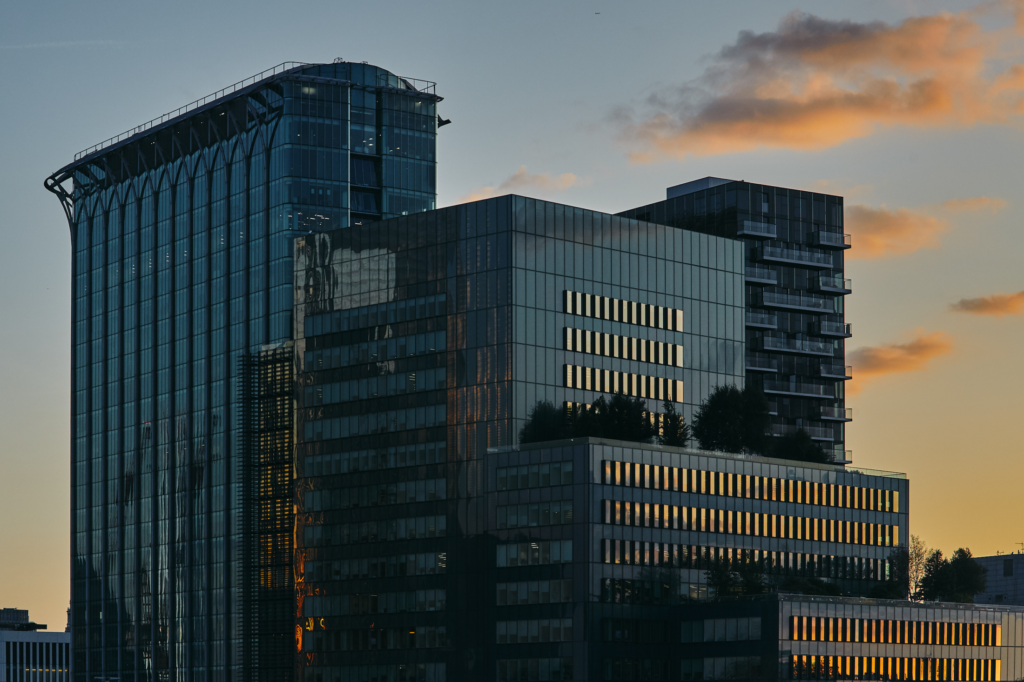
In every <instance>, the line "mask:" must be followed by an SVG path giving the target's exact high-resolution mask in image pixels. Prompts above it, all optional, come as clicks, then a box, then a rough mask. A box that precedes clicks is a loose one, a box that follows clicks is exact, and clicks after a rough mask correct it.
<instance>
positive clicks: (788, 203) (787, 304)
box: [620, 178, 852, 462]
mask: <svg viewBox="0 0 1024 682" xmlns="http://www.w3.org/2000/svg"><path fill="white" fill-rule="evenodd" d="M667 193H668V198H667V199H666V200H665V201H660V202H657V203H654V204H649V205H647V206H642V207H640V208H635V209H632V210H629V211H625V212H623V213H621V214H620V215H624V216H628V217H630V218H637V219H641V220H649V221H651V222H655V223H658V224H661V225H672V226H675V227H680V228H684V229H687V230H694V231H697V232H703V233H707V234H714V235H719V236H724V237H732V238H736V239H739V240H740V241H742V242H743V252H744V258H745V268H744V280H745V289H744V301H745V305H746V314H745V316H744V322H745V325H746V342H747V355H746V358H745V367H746V374H747V382H748V383H750V384H752V385H754V386H757V387H759V388H762V389H763V390H764V392H765V394H766V395H767V396H768V399H769V404H770V407H771V412H772V415H773V416H772V426H771V432H772V434H773V435H776V436H781V435H785V434H788V433H792V432H793V431H795V430H796V429H804V430H805V431H806V432H807V433H808V434H810V436H811V438H813V439H815V440H816V441H818V442H819V444H821V445H822V446H823V448H824V449H825V451H826V452H827V453H829V454H831V455H832V458H833V460H834V461H836V462H844V461H847V460H849V457H850V453H848V452H847V450H846V445H845V443H846V423H847V422H849V421H850V420H851V419H852V410H850V409H847V408H846V402H845V395H846V393H845V382H846V381H847V380H848V379H850V378H851V377H850V368H849V367H847V366H846V361H845V358H846V353H845V343H846V339H847V338H849V337H850V336H851V335H852V326H851V325H850V324H848V323H847V322H846V321H845V314H844V311H845V307H844V305H843V300H844V299H843V297H844V296H846V295H847V294H849V293H851V288H850V280H849V279H845V276H844V272H845V270H844V252H845V250H846V249H848V248H850V245H851V240H850V236H849V235H846V234H843V198H842V197H839V196H833V195H828V194H818V193H814V192H805V191H800V190H793V189H785V188H782V187H771V186H768V185H756V184H751V183H747V182H743V181H739V182H737V181H734V180H725V179H722V178H703V179H702V180H695V181H693V182H688V183H685V184H682V185H677V186H675V187H670V188H668V192H667Z"/></svg>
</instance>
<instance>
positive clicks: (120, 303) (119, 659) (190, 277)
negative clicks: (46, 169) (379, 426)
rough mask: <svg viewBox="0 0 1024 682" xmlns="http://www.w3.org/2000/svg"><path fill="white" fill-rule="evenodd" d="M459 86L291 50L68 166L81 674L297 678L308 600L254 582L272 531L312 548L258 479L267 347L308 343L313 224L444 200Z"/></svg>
mask: <svg viewBox="0 0 1024 682" xmlns="http://www.w3.org/2000/svg"><path fill="white" fill-rule="evenodd" d="M440 99H441V98H440V97H438V96H437V95H436V94H435V92H434V84H433V83H430V82H424V81H417V80H414V79H408V78H402V77H399V76H396V75H395V74H392V73H390V72H388V71H385V70H384V69H380V68H378V67H375V66H370V65H368V64H365V63H364V64H353V63H344V62H336V63H333V64H312V65H307V64H284V65H281V66H279V67H275V68H274V69H271V70H269V71H266V72H264V73H261V74H258V75H257V76H254V77H252V78H250V79H247V80H245V81H243V82H241V83H237V84H235V85H233V86H231V87H229V88H226V89H224V90H222V91H220V92H218V93H215V94H213V95H211V96H209V97H206V98H203V99H202V100H199V101H197V102H194V103H192V104H190V105H187V106H186V107H183V108H182V109H179V110H177V111H175V112H171V113H170V114H167V115H165V116H163V117H161V118H159V119H156V120H154V121H150V122H149V123H146V124H144V125H142V126H139V127H138V128H135V129H133V130H131V131H128V132H127V133H125V134H123V135H121V136H118V137H116V138H112V139H111V140H108V141H106V142H104V143H101V144H100V145H97V146H95V147H91V148H89V149H87V150H85V151H83V152H81V153H80V154H78V155H76V157H75V160H74V162H73V163H70V164H68V165H67V166H65V167H64V168H62V169H60V170H59V171H57V172H56V173H55V174H54V175H52V176H51V177H50V178H48V179H47V182H46V186H47V188H48V189H50V190H51V191H52V192H54V193H55V194H57V196H58V197H59V198H60V200H61V202H62V204H63V207H64V210H65V213H66V215H67V218H68V223H69V227H70V230H71V239H72V244H73V257H72V258H73V262H72V272H73V292H72V315H73V325H72V404H71V466H72V471H71V481H72V490H71V494H72V498H71V499H72V503H71V506H72V510H73V512H72V519H71V550H72V585H71V605H72V609H71V633H72V642H73V651H74V659H73V661H72V669H73V677H74V682H93V681H94V680H96V679H118V680H120V681H121V682H131V681H135V680H138V681H139V682H141V681H142V680H177V681H180V682H185V681H192V680H195V681H196V682H200V681H204V682H205V681H209V682H220V681H227V680H248V679H256V678H255V672H256V670H257V669H258V670H259V671H260V677H259V679H286V678H287V676H288V675H289V674H290V671H291V667H292V662H291V658H290V656H291V652H293V651H294V645H293V640H294V632H293V624H294V619H293V618H292V617H291V615H290V614H291V610H292V609H291V603H292V600H291V598H290V597H289V599H288V601H287V602H285V603H284V604H277V606H276V607H275V609H276V610H275V609H271V610H270V611H264V612H261V611H259V610H258V609H257V608H256V607H255V606H254V603H255V601H254V599H252V596H253V595H254V594H256V593H258V592H259V591H260V590H265V589H268V586H269V583H268V582H267V581H268V580H270V576H269V574H266V573H261V572H260V571H259V570H257V568H255V567H254V564H255V565H259V561H258V559H259V557H260V556H261V555H260V551H261V550H262V548H260V547H257V542H258V539H265V537H264V535H262V534H261V533H262V532H263V531H264V530H266V529H267V528H271V527H274V528H277V529H278V531H279V532H277V533H276V535H274V538H275V542H278V543H279V544H280V543H284V545H283V546H280V547H278V548H277V549H276V550H275V551H276V552H277V554H278V555H279V554H281V552H283V553H284V554H285V555H286V556H288V557H289V559H290V545H288V542H290V541H289V540H288V537H289V535H288V534H287V533H284V532H280V530H281V528H282V527H283V526H287V525H290V523H291V516H290V513H291V507H290V504H281V503H280V499H278V498H274V499H277V502H275V503H274V504H273V505H271V504H269V502H267V500H269V499H271V498H273V495H269V494H268V493H267V492H266V491H264V490H261V489H260V487H259V486H260V484H261V482H260V481H258V480H257V482H256V483H253V481H254V480H255V479H254V477H253V475H252V471H251V464H252V462H251V456H250V455H251V452H252V451H253V449H254V448H253V438H254V435H253V434H254V431H253V430H252V429H250V428H249V426H250V425H251V420H252V418H253V415H252V410H251V409H250V408H249V407H248V405H249V403H250V402H251V400H249V399H250V398H252V397H253V396H252V395H251V390H250V389H252V387H253V386H264V387H265V385H266V384H267V382H266V381H263V379H264V378H265V375H267V374H268V372H270V373H272V372H271V369H268V366H267V365H266V363H264V364H263V365H260V364H259V363H258V362H257V363H253V362H252V360H251V359H252V357H253V354H254V353H256V352H257V351H259V350H260V349H261V348H264V347H266V346H267V345H268V344H274V343H280V342H287V341H288V340H289V339H291V336H292V300H293V292H292V271H293V269H292V241H293V238H294V237H295V236H296V235H297V234H306V233H308V232H309V231H322V230H333V229H338V228H346V227H348V226H350V225H353V224H355V225H358V224H360V223H363V222H365V221H369V220H379V219H381V218H388V217H393V216H399V215H406V214H410V213H416V212H421V211H426V210H430V209H433V208H434V207H435V186H436V182H435V164H436V156H435V149H436V144H435V137H436V131H437V127H438V122H439V119H438V117H437V112H436V105H437V102H438V101H440ZM254 367H255V371H253V370H254ZM257 375H258V378H259V380H257V379H256V378H254V377H257ZM278 383H280V382H278ZM279 389H280V386H278V387H277V388H276V389H274V390H279ZM257 390H259V391H260V396H261V397H266V396H270V398H273V394H271V393H267V391H266V390H264V389H262V388H259V389H257ZM285 392H286V393H289V392H290V389H286V391H285ZM260 433H262V432H260ZM276 433H277V434H278V436H280V437H283V438H286V439H287V438H289V437H290V434H289V433H288V432H287V430H279V431H278V432H276ZM282 434H283V435H282ZM279 445H280V446H281V447H283V448H284V449H287V446H288V444H287V443H284V444H283V445H281V444H280V443H279ZM275 476H277V477H278V479H280V478H281V477H282V476H283V477H285V478H287V476H288V471H287V466H285V470H284V471H277V472H276V473H275ZM268 480H269V479H268ZM278 483H280V480H279V481H278ZM287 485H288V486H290V482H289V483H288V484H287ZM278 487H280V485H278ZM265 502H267V503H266V504H264V503H265ZM283 513H287V514H289V516H287V518H286V519H285V520H284V521H282V520H281V519H276V520H274V519H270V520H268V519H267V518H266V517H267V516H268V515H270V516H273V515H274V514H277V515H280V514H283ZM273 580H276V581H278V582H280V581H284V583H285V584H283V585H282V584H277V585H276V588H278V589H279V590H280V589H282V588H283V589H284V590H285V592H286V593H287V592H288V591H289V590H290V589H291V587H290V582H289V581H290V577H289V572H288V571H284V572H281V571H277V572H276V573H275V574H274V575H273ZM260 608H262V607H260ZM282 609H283V612H282ZM274 614H276V616H275V617H276V618H277V621H275V620H274V618H272V617H271V616H272V615H274ZM275 622H278V623H281V622H283V623H284V625H283V626H282V627H283V630H282V629H280V628H279V629H278V630H276V631H275V630H274V628H275V627H277V626H276V625H274V623H275ZM261 656H262V657H263V658H261ZM275 658H276V662H272V661H273V659H275ZM260 661H265V662H268V664H267V665H259V663H260ZM274 666H277V668H275V667H274ZM282 675H283V676H284V677H282Z"/></svg>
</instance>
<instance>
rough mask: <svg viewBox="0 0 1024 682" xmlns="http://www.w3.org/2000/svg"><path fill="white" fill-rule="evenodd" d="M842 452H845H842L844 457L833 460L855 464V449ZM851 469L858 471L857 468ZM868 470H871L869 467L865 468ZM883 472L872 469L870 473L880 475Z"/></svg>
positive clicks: (838, 462)
mask: <svg viewBox="0 0 1024 682" xmlns="http://www.w3.org/2000/svg"><path fill="white" fill-rule="evenodd" d="M841 452H842V453H843V454H842V457H843V458H842V459H834V460H832V461H833V462H835V463H836V464H853V450H843V451H841ZM851 471H857V469H851ZM868 471H869V470H868V469H864V472H865V473H867V472H868ZM882 473H883V472H880V471H877V472H876V471H872V472H870V475H872V476H878V475H879V474H882Z"/></svg>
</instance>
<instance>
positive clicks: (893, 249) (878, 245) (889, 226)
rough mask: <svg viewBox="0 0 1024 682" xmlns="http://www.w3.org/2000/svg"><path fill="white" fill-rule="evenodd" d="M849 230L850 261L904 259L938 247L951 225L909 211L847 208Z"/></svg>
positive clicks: (938, 219) (863, 207) (855, 206)
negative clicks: (904, 256) (909, 255)
mask: <svg viewBox="0 0 1024 682" xmlns="http://www.w3.org/2000/svg"><path fill="white" fill-rule="evenodd" d="M845 214H846V228H847V230H849V232H850V235H851V236H852V237H853V248H852V249H850V251H849V256H848V257H849V258H851V259H855V258H859V259H868V258H886V257H888V256H902V255H905V254H908V253H913V252H914V251H917V250H918V249H934V248H938V246H939V243H940V242H939V235H940V234H942V233H943V232H945V231H946V230H948V229H949V223H948V222H946V221H945V220H942V219H940V218H936V217H934V216H929V215H925V214H923V213H919V212H917V211H912V210H910V209H906V208H897V209H895V210H889V209H887V208H885V206H882V208H871V207H870V206H860V205H856V204H854V205H852V206H847V207H846V211H845Z"/></svg>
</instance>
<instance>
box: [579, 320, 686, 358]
mask: <svg viewBox="0 0 1024 682" xmlns="http://www.w3.org/2000/svg"><path fill="white" fill-rule="evenodd" d="M562 337H563V338H562V340H563V343H564V346H565V350H569V351H573V352H575V353H590V354H591V355H603V356H604V357H608V358H622V359H623V360H637V361H639V362H649V363H651V364H656V365H669V366H671V367H682V366H683V347H682V345H680V344H676V343H665V342H663V341H652V340H650V339H637V338H634V337H632V336H620V335H618V334H602V333H601V332H594V331H588V330H586V329H575V328H573V327H566V328H565V330H564V332H563V333H562Z"/></svg>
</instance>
